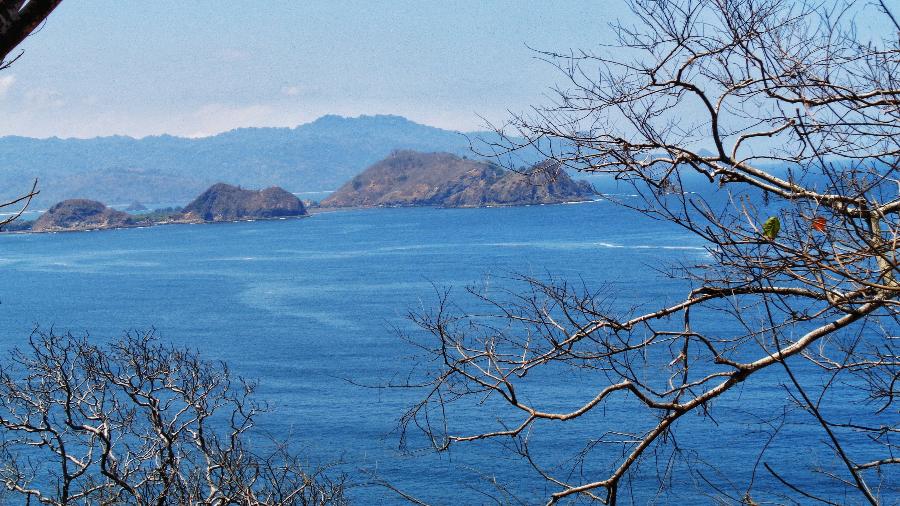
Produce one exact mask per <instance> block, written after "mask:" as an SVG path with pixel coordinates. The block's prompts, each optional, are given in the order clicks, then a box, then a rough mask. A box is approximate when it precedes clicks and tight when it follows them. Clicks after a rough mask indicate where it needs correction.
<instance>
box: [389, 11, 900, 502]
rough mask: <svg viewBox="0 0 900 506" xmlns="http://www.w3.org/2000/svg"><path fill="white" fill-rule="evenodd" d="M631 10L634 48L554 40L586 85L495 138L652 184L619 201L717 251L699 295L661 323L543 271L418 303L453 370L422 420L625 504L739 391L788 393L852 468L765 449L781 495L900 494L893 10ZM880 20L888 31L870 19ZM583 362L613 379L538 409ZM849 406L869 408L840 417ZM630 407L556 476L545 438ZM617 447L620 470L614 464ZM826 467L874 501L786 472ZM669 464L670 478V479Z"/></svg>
mask: <svg viewBox="0 0 900 506" xmlns="http://www.w3.org/2000/svg"><path fill="white" fill-rule="evenodd" d="M629 6H630V7H631V10H632V12H633V15H634V16H633V17H632V18H631V19H630V20H628V21H627V22H620V23H618V24H617V25H616V26H615V27H614V29H615V33H616V35H617V38H618V41H617V43H616V44H615V45H614V46H609V47H603V48H601V49H600V50H598V51H596V52H589V51H578V52H572V53H569V54H557V53H549V52H544V53H541V55H542V56H543V57H544V58H545V59H546V60H547V61H548V62H551V63H552V64H554V65H556V66H557V67H558V69H559V70H560V71H561V72H562V74H563V75H564V76H565V77H566V78H567V79H566V80H565V85H563V86H560V87H558V88H557V89H556V90H555V93H554V94H553V96H552V100H551V103H550V104H549V105H548V106H541V107H535V108H534V109H533V110H532V111H530V112H528V113H526V114H520V115H515V116H514V117H513V119H512V120H511V122H510V123H509V124H508V125H503V126H502V127H500V128H498V131H499V132H500V133H502V134H503V135H504V136H505V139H506V142H504V143H502V144H498V145H496V146H494V147H495V148H497V149H500V150H505V151H503V152H505V153H509V152H514V151H515V150H517V149H521V148H525V147H528V148H532V149H534V148H537V149H540V150H542V151H543V152H544V153H545V154H546V155H547V157H548V158H550V159H552V160H555V161H557V162H559V163H562V164H564V166H566V167H569V168H572V169H575V170H579V171H584V172H588V173H594V174H608V175H611V176H610V177H614V178H615V179H616V180H618V181H619V182H620V184H625V185H630V186H631V187H633V189H634V192H633V193H635V194H637V195H638V198H636V199H620V200H618V202H619V203H620V204H622V205H625V206H627V207H630V208H633V209H635V210H636V211H638V212H640V213H644V214H645V215H648V216H650V217H653V218H656V219H660V220H665V221H668V222H671V223H673V224H676V225H678V226H680V227H683V228H684V229H686V230H688V231H690V232H692V233H693V234H695V235H696V236H697V237H698V238H700V239H702V240H703V241H704V243H705V244H706V249H707V250H708V254H709V256H708V261H706V262H704V263H703V264H702V265H681V266H673V270H672V274H673V275H675V276H679V277H682V278H683V279H685V280H687V281H688V282H689V283H690V286H691V287H692V288H691V289H690V290H689V292H688V293H686V294H685V297H684V299H683V300H680V301H679V302H675V303H672V304H668V305H664V306H660V307H656V308H653V309H652V310H650V311H647V312H645V311H638V310H619V309H617V306H616V305H615V304H613V303H610V302H609V301H608V300H607V297H609V296H610V294H608V293H606V292H603V293H600V294H599V295H598V293H597V292H594V291H591V290H589V289H586V288H583V287H580V286H572V285H568V284H565V283H559V282H553V281H544V280H538V279H531V278H526V279H524V282H525V283H527V285H528V286H529V290H526V291H525V293H521V294H515V295H511V296H509V297H496V296H493V295H492V296H491V297H490V298H488V297H487V296H485V295H483V294H482V293H481V292H478V291H476V290H473V291H472V293H474V294H475V295H477V296H479V297H482V299H483V300H482V301H481V302H482V307H484V306H485V305H486V306H487V307H491V308H493V309H494V311H491V312H490V314H484V313H482V314H480V315H476V314H471V313H467V312H464V311H461V310H459V309H454V308H455V307H456V305H455V304H452V303H451V301H450V300H448V299H447V298H446V297H442V299H441V305H440V307H439V308H438V309H437V310H436V311H433V312H427V313H425V314H418V315H415V316H414V318H415V320H416V322H417V323H418V324H419V325H420V326H421V327H422V328H424V329H425V330H427V331H428V332H427V333H425V335H426V336H429V337H430V339H429V340H426V341H424V342H422V345H423V346H424V348H425V350H426V351H427V355H426V356H427V357H430V359H431V362H430V363H432V364H436V365H435V367H433V368H432V369H430V374H429V376H428V381H427V382H426V386H427V389H428V390H427V394H426V395H425V397H424V399H423V400H422V401H421V402H420V403H419V404H417V405H415V406H413V407H412V408H411V409H410V410H409V412H408V413H407V414H406V416H405V417H404V418H403V420H402V423H403V427H404V428H406V429H410V428H413V427H417V428H420V429H422V430H423V431H424V432H425V434H426V435H427V436H429V437H430V440H431V441H432V443H433V445H434V447H435V448H437V449H438V450H447V449H449V448H451V447H453V446H455V445H459V444H462V443H467V444H473V442H475V441H483V440H491V439H498V440H501V441H511V442H512V443H510V446H511V447H512V448H513V449H514V451H517V452H518V453H520V454H521V456H522V458H524V459H526V460H527V462H528V463H530V464H531V465H533V466H534V468H535V470H536V471H537V473H538V475H539V476H540V477H542V478H543V479H545V480H547V483H548V484H549V486H550V487H551V489H553V490H552V491H551V492H550V495H549V497H548V502H549V503H550V504H552V503H556V502H559V501H562V500H578V499H581V500H585V499H586V500H595V501H598V502H601V503H607V504H614V503H616V501H617V499H619V498H620V496H621V494H622V493H623V492H622V489H623V487H622V484H623V483H626V482H627V481H628V480H629V479H630V477H631V476H632V474H633V473H634V472H635V470H636V469H637V468H638V466H639V465H640V464H641V463H642V462H645V461H647V460H648V459H660V456H661V455H670V456H671V457H672V458H675V457H677V456H678V451H677V441H678V438H677V435H678V433H679V429H680V428H683V427H684V424H691V423H696V422H692V421H691V420H696V419H697V418H696V417H694V418H689V417H686V415H689V414H691V413H695V414H700V415H703V416H709V417H715V416H716V402H717V401H718V400H721V399H723V398H726V397H728V396H734V395H735V393H736V391H738V390H740V389H741V388H743V387H745V386H746V385H749V384H753V383H755V382H757V383H758V382H764V384H765V382H768V383H769V384H771V388H773V389H777V388H779V385H781V386H782V387H784V389H785V390H784V391H785V392H786V398H787V399H786V401H787V404H790V405H794V406H799V407H800V408H802V409H803V410H804V411H805V412H806V413H808V416H807V420H808V421H809V423H811V424H813V426H817V427H819V430H820V433H821V435H822V437H821V440H822V442H823V446H822V448H824V449H826V450H827V451H828V452H830V454H832V455H833V460H832V461H831V462H830V463H827V462H821V461H818V462H813V461H812V458H811V457H809V454H808V453H804V452H798V454H797V455H796V459H795V461H794V462H791V463H790V465H785V463H783V462H782V463H772V462H768V461H767V460H766V459H765V447H766V446H767V445H768V439H767V438H766V437H764V438H762V439H761V440H760V444H759V452H760V453H759V457H758V458H757V460H756V462H754V459H752V458H750V459H749V463H748V464H747V465H748V466H755V468H757V467H758V468H759V469H760V472H761V473H766V475H767V476H768V479H769V480H770V481H771V482H774V483H777V484H778V485H780V487H781V490H780V491H778V492H777V493H778V494H780V495H779V496H778V497H780V499H779V501H786V502H808V501H812V502H822V503H826V504H833V503H840V502H845V501H847V500H848V497H850V499H849V500H850V501H851V502H866V503H871V504H880V503H896V502H897V501H898V498H900V488H898V487H900V456H898V450H900V447H898V441H897V437H898V436H900V434H898V433H900V425H898V423H900V422H898V420H900V416H898V405H897V402H896V399H897V398H898V396H900V348H898V342H897V337H896V336H897V335H898V332H897V331H898V329H900V327H898V319H897V316H898V310H900V299H898V296H900V285H898V281H897V279H896V278H897V276H898V258H897V254H898V252H897V246H898V241H900V219H898V214H900V196H898V194H900V177H898V163H900V162H898V155H900V25H898V24H897V18H896V16H895V15H894V12H892V11H891V10H890V9H889V6H888V5H886V4H885V3H884V2H883V1H877V2H872V3H862V2H857V3H849V4H846V5H845V4H841V3H835V2H824V1H823V2H808V3H804V2H795V1H788V0H632V1H631V2H629ZM870 19H878V20H880V21H881V23H880V26H888V29H887V30H886V31H883V32H882V33H870V32H869V31H868V30H860V29H858V28H857V25H858V22H859V20H870ZM520 139H525V141H524V142H522V141H521V140H520ZM698 181H699V183H698ZM692 185H693V186H692ZM688 190H692V191H688ZM609 198H610V199H615V197H612V196H610V197H609ZM635 290H639V287H636V288H635ZM644 307H646V306H644ZM701 317H702V318H701ZM417 342H420V341H418V340H417ZM764 371H769V373H764ZM563 372H566V373H567V374H571V375H574V376H577V377H579V378H587V379H588V380H587V381H584V382H581V384H585V383H593V384H597V385H598V386H597V387H596V390H593V391H590V392H581V394H582V397H583V398H584V402H583V403H581V404H578V405H572V406H570V407H568V408H563V409H561V408H559V407H558V405H557V404H558V403H553V402H550V403H549V404H550V407H546V406H545V404H548V402H546V401H545V402H543V403H537V402H532V401H530V400H529V399H535V398H538V399H540V398H542V396H540V395H537V394H539V393H540V391H541V388H542V387H543V386H545V383H546V381H542V380H540V379H535V377H537V378H545V379H546V378H550V377H553V376H554V375H559V374H562V373H563ZM468 399H471V401H473V402H471V403H467V402H466V400H468ZM829 399H830V400H831V401H829ZM835 399H838V400H839V402H840V403H841V404H844V405H849V406H852V409H842V410H840V411H838V410H835V409H833V408H834V406H835V401H834V400H835ZM476 401H477V402H476ZM479 403H480V404H479ZM456 405H465V406H468V407H469V408H472V406H473V405H474V406H478V405H480V406H486V407H487V406H489V407H490V409H498V410H500V411H499V412H497V413H496V416H497V419H498V420H501V421H498V422H497V425H496V426H494V427H483V426H474V425H473V424H469V423H466V421H465V420H460V418H459V417H457V416H454V406H456ZM607 407H610V409H628V410H631V411H629V412H630V414H631V419H630V420H629V421H628V422H627V424H625V425H623V426H620V427H615V428H612V429H603V431H602V432H601V433H595V434H593V435H592V437H591V438H590V440H589V441H584V445H583V447H579V448H571V455H573V458H572V460H571V462H572V463H573V465H571V466H569V467H568V468H565V469H559V468H556V469H554V468H551V467H550V466H548V465H545V462H546V459H544V460H542V457H543V456H544V455H541V454H539V453H537V450H533V448H540V447H542V446H541V445H539V444H537V443H539V442H543V443H544V445H543V448H546V447H547V446H548V445H553V444H554V443H553V441H554V438H555V435H556V434H557V433H559V432H560V431H563V430H567V428H568V427H570V426H572V425H575V426H577V425H578V424H579V423H580V424H597V425H587V426H586V427H584V425H583V426H582V430H588V431H589V430H590V427H592V426H600V425H602V424H599V422H598V419H599V420H602V419H603V418H604V415H603V413H604V410H605V409H607ZM623 407H624V408H623ZM485 409H487V408H485ZM766 409H767V410H768V409H771V410H772V411H778V410H779V409H780V407H779V406H767V407H766ZM757 415H758V416H760V417H762V416H765V415H767V414H766V413H757ZM779 427H780V426H779V425H778V424H773V425H772V429H771V431H770V435H769V436H770V437H775V436H776V433H777V432H778V429H779ZM718 430H719V431H720V432H718V433H714V435H713V436H712V437H714V438H715V440H716V441H719V442H720V444H727V443H728V441H729V439H728V438H729V430H730V428H729V427H727V426H720V427H718ZM851 443H852V444H851ZM555 446H556V448H554V450H555V451H559V450H561V449H560V448H559V444H557V445H555ZM709 446H710V447H713V446H715V445H714V444H711V445H709ZM708 449H712V448H708ZM598 453H602V457H603V458H601V457H600V456H598ZM713 457H714V454H713ZM604 458H605V459H609V462H610V463H609V464H603V465H602V466H601V465H600V464H597V462H607V461H606V460H603V459H604ZM586 461H591V462H593V463H594V467H592V468H591V469H592V471H591V472H590V473H589V475H588V476H585V473H578V472H572V471H573V469H579V466H583V465H585V462H586ZM597 466H601V470H600V471H596V467H597ZM804 466H805V467H806V468H809V469H810V471H811V472H817V473H822V474H824V475H825V476H827V477H830V478H831V479H833V480H834V482H835V483H839V484H842V486H843V487H844V489H843V490H844V492H843V493H847V494H849V493H851V492H852V493H855V494H856V495H855V496H852V495H850V496H841V498H834V497H828V496H827V495H825V494H824V493H823V492H822V491H820V490H817V488H816V487H812V486H809V481H807V480H796V479H790V478H789V477H788V476H787V475H786V473H785V470H786V469H787V468H790V469H791V470H797V469H799V468H804ZM662 467H663V469H662V470H661V471H660V472H659V474H662V475H665V474H666V473H670V472H671V467H666V466H662ZM763 469H765V471H763ZM723 471H724V472H725V473H726V474H727V472H728V470H727V469H724V470H723ZM754 474H755V473H754ZM699 475H700V477H701V478H703V480H701V483H704V484H705V485H706V486H708V487H710V493H711V494H713V495H714V496H716V497H718V498H719V500H724V501H726V502H732V501H733V502H744V503H748V504H755V500H756V499H755V497H756V496H757V494H758V493H759V492H758V490H756V489H754V488H753V484H752V483H750V484H748V485H746V487H743V485H742V486H740V487H734V488H733V491H725V490H724V489H722V488H721V487H720V485H721V484H720V483H715V481H714V480H710V479H707V478H708V476H707V475H703V473H699ZM817 476H820V475H817ZM820 477H821V476H820ZM660 478H666V476H660ZM661 481H665V479H662V480H661ZM742 487H743V488H742ZM847 490H849V491H850V492H847Z"/></svg>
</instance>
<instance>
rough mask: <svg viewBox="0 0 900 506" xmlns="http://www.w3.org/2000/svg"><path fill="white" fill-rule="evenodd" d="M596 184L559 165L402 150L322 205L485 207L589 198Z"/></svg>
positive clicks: (337, 192) (373, 166) (363, 174)
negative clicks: (521, 168)
mask: <svg viewBox="0 0 900 506" xmlns="http://www.w3.org/2000/svg"><path fill="white" fill-rule="evenodd" d="M593 195H594V191H593V190H592V189H591V187H590V185H589V184H587V183H585V182H576V181H573V180H572V178H571V177H569V175H568V174H566V172H565V171H564V170H561V169H560V168H559V166H558V165H555V164H551V163H546V162H545V163H543V164H538V165H535V166H534V167H532V168H531V169H529V170H528V171H525V173H519V172H513V171H509V170H505V169H502V168H500V167H498V166H496V165H492V164H489V163H485V162H481V161H474V160H467V159H465V158H459V157H457V156H455V155H452V154H449V153H418V152H415V151H396V152H394V153H392V154H391V155H390V156H389V157H387V158H386V159H384V160H382V161H380V162H378V163H376V164H375V165H372V166H371V167H369V168H368V169H366V170H365V171H364V172H363V173H362V174H360V175H358V176H356V177H354V178H353V179H352V180H350V181H349V182H348V183H347V184H345V185H343V186H342V187H341V188H339V189H338V190H337V191H336V192H334V193H333V194H331V195H330V196H329V197H328V198H327V199H325V200H323V201H322V207H379V206H383V207H391V206H441V207H484V206H500V205H506V206H515V205H533V204H555V203H560V202H572V201H583V200H589V199H591V198H592V196H593Z"/></svg>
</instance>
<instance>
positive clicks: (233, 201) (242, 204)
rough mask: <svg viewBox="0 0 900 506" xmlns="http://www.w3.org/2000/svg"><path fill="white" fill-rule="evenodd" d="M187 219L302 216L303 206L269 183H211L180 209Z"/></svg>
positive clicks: (230, 219)
mask: <svg viewBox="0 0 900 506" xmlns="http://www.w3.org/2000/svg"><path fill="white" fill-rule="evenodd" d="M182 214H183V216H182V219H183V220H184V221H188V222H198V221H202V222H217V221H236V220H255V219H271V218H282V217H292V216H294V217H295V216H304V215H305V214H307V213H306V208H305V207H304V205H303V203H302V202H300V199H298V198H297V196H296V195H294V194H292V193H290V192H288V191H286V190H284V189H283V188H279V187H277V186H273V187H271V188H266V189H265V190H244V189H242V188H240V187H238V186H231V185H228V184H225V183H217V184H214V185H212V186H211V187H210V188H209V189H208V190H206V191H205V192H203V193H202V194H200V196H199V197H197V198H196V199H194V200H193V201H192V202H191V203H190V204H188V205H186V206H184V209H182Z"/></svg>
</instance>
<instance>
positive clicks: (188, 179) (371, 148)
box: [0, 115, 538, 207]
mask: <svg viewBox="0 0 900 506" xmlns="http://www.w3.org/2000/svg"><path fill="white" fill-rule="evenodd" d="M467 135H468V136H469V137H472V138H485V139H486V140H488V141H491V140H493V139H496V135H495V134H493V133H488V132H474V133H469V134H462V133H459V132H452V131H449V130H443V129H440V128H435V127H430V126H426V125H421V124H419V123H415V122H412V121H410V120H408V119H406V118H403V117H400V116H385V115H379V116H359V117H356V118H345V117H341V116H323V117H321V118H319V119H317V120H315V121H313V122H311V123H306V124H303V125H299V126H297V127H295V128H274V127H273V128H239V129H236V130H231V131H228V132H224V133H221V134H218V135H214V136H211V137H203V138H197V139H190V138H182V137H173V136H170V135H159V136H151V137H144V138H141V139H135V138H131V137H125V136H111V137H97V138H93V139H59V138H49V139H32V138H27V137H15V136H11V137H0V198H2V197H11V196H14V195H17V194H18V193H20V192H22V191H25V190H27V189H28V188H27V187H29V185H30V182H31V181H32V180H33V179H34V178H38V179H39V189H40V190H41V195H40V196H39V197H38V200H37V202H35V205H36V206H41V207H44V206H47V205H49V204H51V203H53V202H58V201H60V200H64V199H68V198H76V197H78V198H89V199H94V200H100V201H103V202H109V203H129V202H133V201H136V200H137V201H140V202H144V203H176V202H186V201H188V200H189V199H191V198H192V197H194V196H196V195H197V194H198V193H199V192H201V191H202V190H203V189H204V188H207V187H208V186H210V185H212V184H214V183H215V182H217V181H223V180H224V181H230V182H233V183H235V184H239V185H243V186H247V187H263V186H271V185H277V186H281V187H283V188H285V189H287V190H289V191H312V190H326V189H332V188H337V187H338V186H340V185H342V184H343V183H345V182H346V181H348V180H349V179H351V178H352V177H353V176H355V175H356V174H358V173H359V172H361V171H362V170H363V169H365V168H366V167H367V166H369V165H371V164H373V163H375V162H377V161H378V160H380V159H382V158H384V157H385V156H387V155H388V154H390V153H391V152H392V151H394V150H397V149H412V150H417V151H446V152H450V153H454V154H457V155H467V156H469V157H473V156H475V155H474V154H473V153H472V152H471V151H470V144H469V138H467ZM537 160H538V158H537V156H533V157H531V158H529V157H528V156H526V157H525V159H524V160H523V161H521V163H527V164H530V163H534V162H536V161H537ZM517 163H518V162H517Z"/></svg>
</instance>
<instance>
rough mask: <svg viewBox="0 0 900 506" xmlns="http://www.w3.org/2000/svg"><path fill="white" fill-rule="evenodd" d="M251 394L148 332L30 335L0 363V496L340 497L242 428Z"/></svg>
mask: <svg viewBox="0 0 900 506" xmlns="http://www.w3.org/2000/svg"><path fill="white" fill-rule="evenodd" d="M253 391H254V384H253V383H251V382H247V381H244V380H243V379H241V378H235V377H233V375H232V374H231V373H230V372H229V370H228V368H227V367H226V366H225V365H224V364H221V363H211V362H205V361H203V360H201V359H200V358H199V357H198V356H197V355H196V353H194V352H191V351H188V350H183V349H178V348H175V347H172V346H167V345H164V344H161V343H160V342H159V340H158V339H157V338H156V337H155V335H154V333H152V332H147V333H141V334H134V333H133V334H128V335H126V336H125V337H123V338H122V339H121V340H118V341H114V342H111V343H109V344H107V345H104V346H99V345H95V344H91V343H90V342H89V341H88V340H87V339H86V338H75V337H72V336H71V335H68V334H67V335H56V334H54V333H44V332H40V331H35V333H34V334H33V335H32V336H31V339H30V341H29V346H28V347H27V348H26V349H25V350H24V351H15V352H13V353H12V357H11V360H10V361H9V362H7V363H6V364H5V365H3V366H2V368H0V431H2V433H0V456H2V458H0V482H2V484H3V486H4V487H5V490H6V494H7V495H6V500H4V503H5V502H6V501H9V500H17V501H18V500H21V501H22V502H25V503H28V504H48V505H71V504H85V505H87V504H91V505H96V504H108V505H114V504H134V505H149V504H155V505H164V504H179V505H181V504H209V505H217V504H218V505H224V504H243V505H308V504H344V503H345V502H346V501H345V499H344V482H343V479H342V478H337V479H332V478H331V477H329V475H328V474H326V473H325V471H326V468H325V467H323V468H317V469H315V470H312V471H306V470H305V469H306V467H305V466H304V462H302V460H301V459H300V458H299V457H297V455H296V454H295V453H293V452H292V451H291V450H290V449H289V448H288V446H287V445H286V444H284V443H278V442H276V441H269V442H267V440H266V439H265V438H264V437H261V436H260V435H259V434H256V433H254V432H253V431H252V429H253V427H254V421H255V420H256V419H257V417H258V416H259V415H260V413H262V412H263V411H265V410H266V406H265V405H262V404H259V403H257V402H255V401H254V400H253V398H252V394H253Z"/></svg>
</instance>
